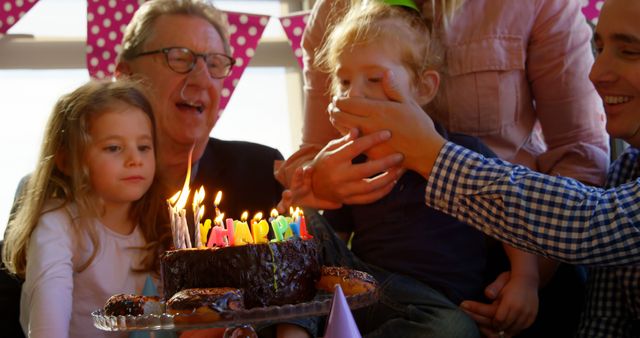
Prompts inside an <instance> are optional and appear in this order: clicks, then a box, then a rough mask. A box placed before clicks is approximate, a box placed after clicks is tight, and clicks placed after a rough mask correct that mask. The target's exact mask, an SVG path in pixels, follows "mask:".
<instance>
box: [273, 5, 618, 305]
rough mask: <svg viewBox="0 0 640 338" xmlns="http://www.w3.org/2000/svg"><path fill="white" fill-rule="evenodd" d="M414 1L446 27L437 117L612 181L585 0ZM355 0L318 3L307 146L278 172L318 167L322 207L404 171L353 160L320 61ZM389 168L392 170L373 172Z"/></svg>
mask: <svg viewBox="0 0 640 338" xmlns="http://www.w3.org/2000/svg"><path fill="white" fill-rule="evenodd" d="M415 2H416V4H417V5H418V6H420V7H421V8H422V9H423V14H424V16H425V17H426V18H428V20H431V22H432V23H433V26H434V28H435V30H436V31H439V32H440V33H439V37H440V40H441V43H442V45H443V50H444V53H443V65H444V70H445V71H444V75H445V76H444V80H443V84H442V86H441V87H440V94H439V99H438V103H437V104H436V105H434V106H432V107H427V111H429V113H430V114H431V116H432V117H434V119H436V120H438V121H439V122H441V123H442V124H443V125H444V126H445V127H446V128H447V129H448V130H450V131H452V132H458V133H464V134H468V135H473V136H477V137H479V138H480V139H481V140H482V141H484V142H485V143H486V144H487V145H488V146H489V147H490V148H491V149H492V150H493V151H494V152H496V153H497V154H498V155H499V156H500V157H501V158H502V159H505V160H508V161H511V162H514V163H518V164H522V165H526V166H528V167H529V168H532V169H534V170H537V171H540V172H543V173H547V174H552V175H562V176H569V177H573V178H576V179H579V180H581V181H583V182H585V183H588V184H593V185H601V184H602V183H603V182H604V177H605V173H606V171H607V168H608V163H609V156H608V152H609V147H608V137H607V134H606V131H605V129H604V112H603V108H602V103H601V101H600V98H599V97H598V95H597V93H596V91H595V89H594V88H593V86H592V84H591V83H590V82H589V81H588V72H589V69H590V67H591V64H592V63H593V55H592V52H591V46H590V38H591V30H590V28H589V27H588V25H587V23H586V21H585V18H584V17H583V16H582V14H581V13H580V1H578V0H532V1H510V0H474V1H461V0H449V1H443V2H440V1H436V2H437V4H436V5H435V13H442V12H444V13H448V15H444V16H443V15H439V14H436V15H433V14H432V13H434V11H433V10H432V9H433V8H434V7H433V5H432V2H431V1H425V0H417V1H415ZM349 3H350V1H348V0H334V1H327V0H318V1H316V5H315V7H314V9H313V12H312V15H311V18H310V19H309V22H308V25H307V29H306V30H305V34H304V37H303V50H304V52H305V53H304V62H305V69H304V77H305V88H304V89H305V103H306V104H305V117H304V128H303V140H302V141H303V144H302V146H301V148H300V150H299V151H297V152H296V153H295V154H293V155H292V156H291V157H290V158H289V159H288V160H287V161H286V162H284V164H282V166H280V167H279V168H278V169H277V171H276V176H277V177H278V179H279V180H280V182H281V183H283V184H284V185H285V186H287V187H288V186H289V184H290V182H291V178H292V177H293V173H294V171H295V170H296V168H300V167H304V166H311V167H313V169H314V170H313V177H312V187H313V196H312V198H311V199H307V200H306V201H304V202H301V203H302V204H306V205H308V206H312V207H317V208H328V207H335V206H339V205H341V204H342V203H350V204H358V203H370V202H372V201H375V200H377V199H378V198H380V197H382V196H384V195H385V194H386V193H388V191H389V190H390V189H391V187H392V186H393V184H394V181H395V180H396V179H397V178H398V177H399V176H400V171H399V170H398V169H397V168H388V167H386V166H385V165H386V163H388V162H387V159H385V158H383V159H379V160H372V161H370V162H368V163H364V164H352V163H351V159H352V158H353V157H355V156H356V155H358V154H359V153H360V152H362V150H363V146H362V145H363V144H364V142H360V143H358V142H351V139H349V138H342V139H339V138H340V133H339V132H338V131H337V130H336V129H334V127H333V126H332V125H331V122H330V120H329V116H328V114H327V107H328V106H329V105H330V103H331V97H330V94H329V93H330V91H329V90H328V86H329V83H330V81H329V74H326V73H322V72H321V71H320V70H318V69H317V68H316V66H315V64H314V63H315V51H316V49H317V48H319V47H320V46H321V45H322V44H323V38H324V37H325V33H326V31H327V30H328V29H329V28H330V26H331V25H332V23H333V22H335V21H336V18H337V17H340V16H341V15H342V13H344V12H345V10H346V8H347V7H348V6H349ZM441 5H442V6H446V7H447V8H445V9H443V10H441V9H440V6H441ZM429 18H430V19H429ZM332 140H333V141H332ZM330 141H331V143H330V144H329V142H330ZM369 141H370V140H367V142H369ZM336 168H341V170H337V169H336ZM381 168H385V169H388V170H389V171H388V175H382V176H377V177H376V178H374V179H370V177H371V176H372V175H374V174H376V173H378V172H380V171H381ZM498 284H500V283H498ZM498 284H495V285H494V286H497V290H498V291H499V289H500V285H498ZM496 294H497V293H496Z"/></svg>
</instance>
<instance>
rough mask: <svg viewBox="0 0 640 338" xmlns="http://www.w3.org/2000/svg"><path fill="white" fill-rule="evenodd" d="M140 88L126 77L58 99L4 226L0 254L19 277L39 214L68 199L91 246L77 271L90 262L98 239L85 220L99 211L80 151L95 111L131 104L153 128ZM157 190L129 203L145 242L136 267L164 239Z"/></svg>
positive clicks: (151, 262)
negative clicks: (14, 208) (33, 163)
mask: <svg viewBox="0 0 640 338" xmlns="http://www.w3.org/2000/svg"><path fill="white" fill-rule="evenodd" d="M141 88H142V87H141V86H140V85H139V84H138V83H136V82H133V81H130V80H118V81H115V82H111V81H89V82H87V83H86V84H84V85H82V86H80V87H79V88H78V89H76V90H75V91H73V92H71V93H69V94H66V95H64V96H62V97H61V98H60V99H59V100H58V102H57V103H56V105H55V106H54V108H53V111H52V113H51V116H50V117H49V121H48V123H47V127H46V129H45V134H44V138H43V140H44V141H43V143H42V148H41V151H40V157H39V159H38V164H37V167H36V169H35V171H34V172H33V174H32V175H31V176H30V177H29V179H28V182H27V186H26V188H25V189H24V190H23V193H22V194H21V196H20V197H19V199H18V208H17V211H16V213H15V214H14V215H12V216H14V217H13V218H12V220H11V221H10V223H9V225H8V228H7V236H6V238H5V241H4V248H3V255H2V256H3V261H4V263H5V265H6V267H7V269H8V270H9V271H10V272H11V273H14V274H16V275H18V276H20V277H23V278H24V274H25V269H26V261H27V257H26V254H27V250H28V246H29V241H30V238H31V234H32V233H33V230H34V229H35V227H36V226H37V224H38V221H39V219H40V217H41V216H42V215H43V214H45V213H47V212H51V211H53V210H56V209H60V208H63V207H65V206H66V205H68V204H69V203H71V202H74V203H76V205H77V209H78V217H77V218H75V219H73V220H72V226H73V228H74V230H75V233H76V234H79V233H81V232H83V231H86V232H87V233H88V235H89V238H90V240H91V243H92V244H93V252H92V254H91V256H90V257H89V258H88V260H87V261H86V262H83V263H82V264H80V266H79V267H78V268H77V271H82V270H84V269H85V268H86V267H87V266H88V265H89V264H91V262H92V261H93V259H94V257H95V255H96V253H97V252H98V249H99V241H98V238H97V234H96V232H95V230H94V229H93V227H92V226H89V224H90V221H91V219H94V218H95V217H97V216H98V215H99V214H100V210H99V202H98V199H97V198H96V196H95V195H94V193H93V190H92V188H91V181H90V177H89V171H88V168H87V166H86V164H85V161H84V154H85V151H86V149H87V148H88V146H89V143H90V141H91V138H90V134H89V127H90V123H91V121H92V119H94V118H95V117H96V116H98V115H99V114H102V113H105V112H108V111H110V110H113V109H118V108H120V107H122V106H131V107H135V108H138V109H140V110H141V111H142V112H144V113H145V114H146V115H147V117H149V119H150V121H151V124H152V126H151V128H152V132H154V129H153V128H154V118H153V111H152V109H151V105H150V103H149V101H147V99H146V98H145V96H144V95H143V90H142V89H141ZM154 134H155V133H154ZM154 142H155V137H154ZM154 149H155V147H154ZM157 189H158V188H157V183H156V182H155V181H154V183H153V184H152V185H151V188H150V189H149V191H148V192H147V193H146V194H145V195H144V196H143V197H142V198H141V199H139V200H138V201H136V202H134V203H133V205H132V208H131V211H130V212H131V214H130V217H131V219H132V220H134V221H137V222H138V224H139V226H140V229H141V231H142V234H143V237H144V239H145V240H146V243H147V245H146V246H145V247H144V248H139V249H142V250H145V251H146V252H147V254H146V256H145V257H143V260H142V261H141V265H140V266H141V268H140V270H152V269H155V267H156V265H157V264H158V263H157V256H158V254H159V250H161V249H162V248H163V247H165V246H166V244H167V243H168V241H169V238H163V236H164V237H167V235H168V234H169V233H170V231H168V229H164V228H163V227H162V226H160V225H159V224H157V219H156V218H157V215H158V212H159V211H160V209H159V208H160V204H159V202H160V197H159V195H158V192H157V191H158V190H157ZM50 201H59V203H55V205H52V206H50V207H49V206H48V207H47V210H45V205H46V204H47V203H48V202H50Z"/></svg>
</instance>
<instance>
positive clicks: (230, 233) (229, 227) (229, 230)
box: [220, 218, 235, 246]
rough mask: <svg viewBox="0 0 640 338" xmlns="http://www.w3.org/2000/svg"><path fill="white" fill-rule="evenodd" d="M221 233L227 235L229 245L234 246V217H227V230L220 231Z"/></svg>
mask: <svg viewBox="0 0 640 338" xmlns="http://www.w3.org/2000/svg"><path fill="white" fill-rule="evenodd" d="M220 234H221V235H222V236H224V237H226V244H227V246H232V245H233V243H235V241H234V236H233V235H234V228H233V219H231V218H227V231H225V232H222V231H220Z"/></svg>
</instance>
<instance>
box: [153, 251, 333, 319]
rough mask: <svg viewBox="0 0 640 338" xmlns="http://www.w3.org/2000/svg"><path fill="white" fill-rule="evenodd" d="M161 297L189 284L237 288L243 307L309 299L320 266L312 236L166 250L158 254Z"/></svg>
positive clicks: (169, 296) (172, 293) (189, 285)
mask: <svg viewBox="0 0 640 338" xmlns="http://www.w3.org/2000/svg"><path fill="white" fill-rule="evenodd" d="M160 270H161V275H162V283H163V286H164V289H163V290H164V297H165V299H170V298H171V297H172V296H173V295H174V294H175V293H177V292H179V291H181V290H183V289H190V288H214V287H231V288H237V289H241V290H242V293H243V295H244V305H245V307H246V308H252V307H258V306H270V305H284V304H294V303H300V302H305V301H309V300H311V299H312V298H313V297H314V296H315V294H316V287H315V283H316V282H317V281H318V280H319V278H320V273H321V267H320V263H319V253H318V248H317V243H316V241H315V240H312V239H309V240H302V239H299V238H295V239H290V240H286V241H280V242H269V243H264V244H247V245H242V246H228V247H206V248H198V249H178V250H171V251H166V252H165V253H163V254H162V255H161V258H160Z"/></svg>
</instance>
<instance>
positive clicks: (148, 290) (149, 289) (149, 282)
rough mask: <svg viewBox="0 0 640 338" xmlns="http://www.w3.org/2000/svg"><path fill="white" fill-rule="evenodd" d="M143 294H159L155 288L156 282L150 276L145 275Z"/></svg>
mask: <svg viewBox="0 0 640 338" xmlns="http://www.w3.org/2000/svg"><path fill="white" fill-rule="evenodd" d="M142 295H143V296H156V297H157V296H159V294H158V288H156V284H155V283H154V282H153V279H151V276H149V275H147V279H146V280H145V281H144V287H143V288H142Z"/></svg>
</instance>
